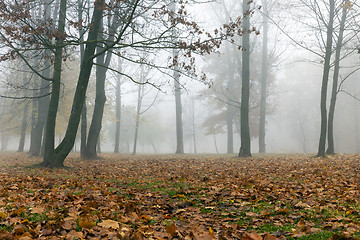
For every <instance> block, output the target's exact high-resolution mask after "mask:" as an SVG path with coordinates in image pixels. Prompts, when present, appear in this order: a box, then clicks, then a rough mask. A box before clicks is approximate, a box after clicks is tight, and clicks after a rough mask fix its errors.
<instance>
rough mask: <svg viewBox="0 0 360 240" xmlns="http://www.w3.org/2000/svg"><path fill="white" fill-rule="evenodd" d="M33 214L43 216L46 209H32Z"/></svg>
mask: <svg viewBox="0 0 360 240" xmlns="http://www.w3.org/2000/svg"><path fill="white" fill-rule="evenodd" d="M30 211H31V213H37V214H41V213H44V212H45V208H43V207H32V208H30Z"/></svg>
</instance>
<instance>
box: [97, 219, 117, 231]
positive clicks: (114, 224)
mask: <svg viewBox="0 0 360 240" xmlns="http://www.w3.org/2000/svg"><path fill="white" fill-rule="evenodd" d="M98 226H100V227H103V228H112V229H119V223H118V222H117V221H114V220H111V219H107V220H103V221H102V222H101V223H98Z"/></svg>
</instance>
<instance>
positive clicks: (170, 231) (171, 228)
mask: <svg viewBox="0 0 360 240" xmlns="http://www.w3.org/2000/svg"><path fill="white" fill-rule="evenodd" d="M176 230H177V227H176V225H175V223H173V224H171V225H170V226H168V227H167V228H166V232H167V233H168V234H169V235H170V236H171V237H172V238H173V237H175V236H176V235H177V232H176Z"/></svg>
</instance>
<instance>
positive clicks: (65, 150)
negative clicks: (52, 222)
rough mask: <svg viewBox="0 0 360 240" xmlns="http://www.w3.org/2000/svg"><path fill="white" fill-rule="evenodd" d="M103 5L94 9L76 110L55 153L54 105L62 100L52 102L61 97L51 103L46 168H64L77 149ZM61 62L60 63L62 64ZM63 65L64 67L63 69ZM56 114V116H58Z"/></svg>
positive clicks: (80, 77)
mask: <svg viewBox="0 0 360 240" xmlns="http://www.w3.org/2000/svg"><path fill="white" fill-rule="evenodd" d="M64 2H65V3H64ZM63 4H65V6H66V1H65V0H62V1H61V9H64V8H63ZM103 4H104V0H98V1H95V8H94V12H93V17H92V21H91V26H92V27H91V28H90V31H89V34H88V40H87V44H86V48H85V52H84V59H83V61H82V64H81V69H80V74H79V78H78V83H77V86H76V90H75V95H74V100H73V105H72V111H71V115H70V118H69V123H68V127H67V130H66V133H65V137H64V139H63V140H62V142H61V143H60V145H59V146H58V147H57V148H56V149H55V150H54V148H53V146H54V129H55V120H56V112H55V114H54V111H53V109H52V106H53V105H54V107H56V108H57V104H58V101H59V98H58V95H57V96H53V95H51V100H52V99H53V98H54V97H57V100H56V99H54V100H52V101H50V108H49V115H48V121H47V123H48V124H47V132H48V129H49V131H52V133H50V134H49V133H46V136H47V137H46V142H45V154H44V160H43V162H42V165H43V166H47V167H63V165H64V160H65V158H66V156H67V155H68V154H69V152H70V151H71V149H72V147H73V146H74V142H75V138H76V133H77V129H78V125H79V121H80V115H81V112H82V109H83V105H84V101H85V96H86V90H87V86H88V83H89V78H90V73H91V69H92V66H93V56H94V53H95V48H96V45H97V42H96V40H97V37H98V32H99V29H100V21H101V19H102V12H103V7H102V6H103ZM60 12H61V11H60ZM64 15H65V14H64V13H62V15H60V18H61V19H62V18H64V17H65V16H64ZM64 25H65V24H64ZM59 28H60V24H59ZM58 51H61V52H62V50H61V48H58V49H57V51H56V53H57V54H56V56H57V57H58V58H55V62H54V80H53V81H54V82H56V81H55V80H56V79H57V78H56V75H57V74H59V75H60V72H59V70H60V71H61V62H62V59H61V54H59V53H58ZM61 52H60V53H61ZM59 61H60V64H59V63H58V62H59ZM55 63H57V64H55ZM59 65H60V68H59ZM53 87H54V86H53ZM53 94H54V93H53ZM50 112H51V114H50ZM53 115H55V117H54V116H53Z"/></svg>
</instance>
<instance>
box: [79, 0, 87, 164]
mask: <svg viewBox="0 0 360 240" xmlns="http://www.w3.org/2000/svg"><path fill="white" fill-rule="evenodd" d="M77 3H78V21H79V22H80V21H81V20H82V18H83V8H84V0H78V1H77ZM79 35H80V41H83V40H84V29H83V28H79ZM84 51H85V47H84V45H83V44H80V62H81V63H82V61H83V58H84ZM86 137H87V109H86V97H85V100H84V106H83V109H82V111H81V127H80V157H81V158H82V159H84V158H85V151H86Z"/></svg>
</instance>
